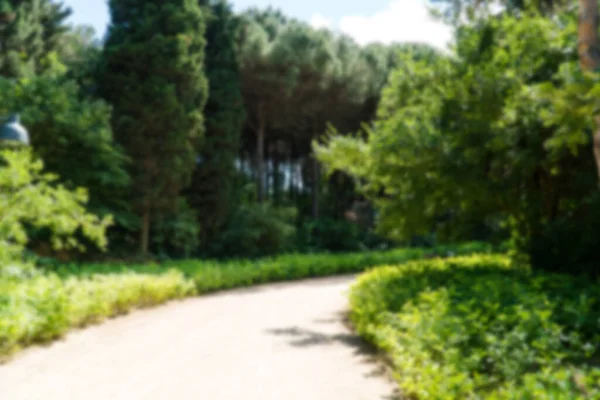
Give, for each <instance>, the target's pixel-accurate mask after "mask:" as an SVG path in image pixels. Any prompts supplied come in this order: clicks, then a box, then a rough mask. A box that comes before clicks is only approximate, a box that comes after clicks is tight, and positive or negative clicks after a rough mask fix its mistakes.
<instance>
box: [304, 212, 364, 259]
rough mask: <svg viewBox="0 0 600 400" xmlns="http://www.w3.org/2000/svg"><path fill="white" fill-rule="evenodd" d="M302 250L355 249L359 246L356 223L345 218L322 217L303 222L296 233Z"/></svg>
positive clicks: (336, 250) (359, 235)
mask: <svg viewBox="0 0 600 400" xmlns="http://www.w3.org/2000/svg"><path fill="white" fill-rule="evenodd" d="M298 236H299V237H298V242H299V248H300V249H302V250H309V251H310V250H325V251H333V252H342V251H357V250H360V247H361V232H360V229H359V227H358V225H356V224H353V223H351V222H348V221H346V220H338V219H332V218H322V219H319V220H316V221H311V222H308V223H305V224H304V225H303V226H302V228H301V229H300V232H299V235H298Z"/></svg>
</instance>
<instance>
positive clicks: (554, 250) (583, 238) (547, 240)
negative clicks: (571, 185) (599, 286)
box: [527, 194, 600, 277]
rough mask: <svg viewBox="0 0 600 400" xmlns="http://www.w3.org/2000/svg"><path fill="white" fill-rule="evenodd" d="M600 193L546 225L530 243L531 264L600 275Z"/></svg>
mask: <svg viewBox="0 0 600 400" xmlns="http://www.w3.org/2000/svg"><path fill="white" fill-rule="evenodd" d="M598 226H600V194H597V195H595V196H593V197H592V198H590V199H587V200H586V201H582V203H581V205H579V206H578V207H577V209H576V210H575V211H574V212H573V213H570V214H569V215H565V216H562V217H560V218H558V219H557V220H555V221H553V222H551V223H549V224H548V225H547V226H546V227H544V229H543V231H542V232H541V234H539V235H535V236H534V237H533V238H532V239H531V241H530V242H529V249H527V250H528V253H529V254H530V257H531V264H532V267H533V268H535V269H540V270H544V271H550V272H562V273H568V274H572V275H580V274H585V275H591V276H596V277H597V276H600V264H599V263H598V260H600V230H598Z"/></svg>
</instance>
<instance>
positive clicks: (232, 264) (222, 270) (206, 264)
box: [59, 242, 492, 293]
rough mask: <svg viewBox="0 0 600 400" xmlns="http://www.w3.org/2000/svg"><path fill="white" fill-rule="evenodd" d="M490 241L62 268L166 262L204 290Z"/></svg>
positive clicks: (133, 268)
mask: <svg viewBox="0 0 600 400" xmlns="http://www.w3.org/2000/svg"><path fill="white" fill-rule="evenodd" d="M491 251H492V247H491V246H489V245H487V244H484V243H476V242H474V243H467V244H461V245H454V246H438V247H435V248H430V249H424V248H407V249H396V250H389V251H370V252H361V253H345V254H284V255H278V256H273V257H268V258H261V259H256V260H248V259H238V260H231V261H211V260H187V261H172V262H167V263H165V264H164V265H152V264H150V265H148V264H142V265H119V264H98V265H93V264H88V265H83V266H82V267H77V266H72V267H70V268H65V269H63V270H59V273H60V274H61V275H62V276H70V275H76V276H80V277H84V276H91V275H93V274H112V273H123V272H126V271H130V272H135V273H141V274H160V271H162V270H164V269H165V268H174V269H177V270H179V271H182V272H183V273H184V274H185V275H186V276H187V277H189V278H190V279H192V280H193V281H194V283H195V285H196V289H197V291H198V293H208V292H214V291H219V290H224V289H231V288H237V287H244V286H251V285H257V284H263V283H268V282H280V281H288V280H297V279H305V278H314V277H322V276H332V275H339V274H353V273H357V272H362V271H364V270H366V269H367V268H370V267H374V266H377V265H389V264H400V263H405V262H407V261H411V260H418V259H421V258H424V257H435V256H440V257H445V256H448V255H467V254H474V253H484V252H491Z"/></svg>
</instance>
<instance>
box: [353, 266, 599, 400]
mask: <svg viewBox="0 0 600 400" xmlns="http://www.w3.org/2000/svg"><path fill="white" fill-rule="evenodd" d="M598 293H600V284H599V283H597V282H591V281H589V280H585V279H578V278H573V277H568V276H563V275H555V274H547V273H544V274H542V273H532V272H531V271H530V270H529V269H528V268H524V267H518V266H514V265H511V263H510V262H509V259H508V258H507V257H505V256H500V255H475V256H470V257H459V258H450V259H446V260H441V259H438V260H421V261H416V262H411V263H407V264H405V265H402V266H390V267H379V268H376V269H373V270H371V271H369V272H367V273H365V274H363V275H362V276H361V277H359V279H358V280H357V282H356V283H355V285H354V286H353V288H352V290H351V295H350V302H351V318H352V321H353V323H354V324H355V326H356V328H357V330H358V331H359V333H360V334H361V335H363V336H364V337H365V338H367V339H368V340H370V341H372V342H373V343H374V344H376V345H377V346H378V347H379V348H380V349H382V350H383V351H384V352H385V353H386V354H387V355H388V356H389V359H390V362H391V363H392V366H393V367H394V371H395V373H396V377H397V380H398V382H399V385H400V387H401V389H402V390H403V391H404V393H405V394H406V395H407V396H409V398H411V397H410V396H412V398H417V399H515V400H516V399H519V400H523V399H531V400H533V399H535V400H543V399H556V400H559V399H565V400H567V399H569V400H570V399H598V398H600V365H599V363H598V360H599V359H600V358H599V356H600V329H599V328H600V302H599V301H598Z"/></svg>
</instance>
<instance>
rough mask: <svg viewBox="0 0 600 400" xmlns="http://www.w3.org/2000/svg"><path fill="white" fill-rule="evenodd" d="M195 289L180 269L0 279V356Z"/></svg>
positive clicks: (174, 297)
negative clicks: (73, 328)
mask: <svg viewBox="0 0 600 400" xmlns="http://www.w3.org/2000/svg"><path fill="white" fill-rule="evenodd" d="M193 292H194V288H193V284H192V283H191V282H189V281H187V280H186V279H185V278H184V276H183V274H181V272H177V271H164V272H163V273H161V274H160V275H145V274H134V273H125V274H107V275H104V276H102V275H95V276H91V277H86V278H85V279H82V278H78V277H75V276H71V277H68V278H64V277H63V278H62V279H61V278H60V277H59V276H58V275H55V274H49V275H46V276H37V277H35V278H32V279H27V280H3V281H2V282H1V283H0V356H3V355H7V354H10V353H11V352H13V351H15V350H17V349H18V348H19V347H21V346H26V345H29V344H31V343H35V342H41V341H47V340H51V339H55V338H57V337H60V336H61V335H63V334H64V333H65V332H67V331H68V330H69V329H71V328H72V327H76V326H84V325H86V324H89V323H92V322H99V321H102V320H104V319H106V318H109V317H112V316H115V315H119V314H123V313H126V312H128V311H130V310H131V309H133V308H137V307H145V306H151V305H155V304H160V303H164V302H165V301H167V300H171V299H176V298H181V297H184V296H186V295H189V294H192V293H193Z"/></svg>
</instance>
